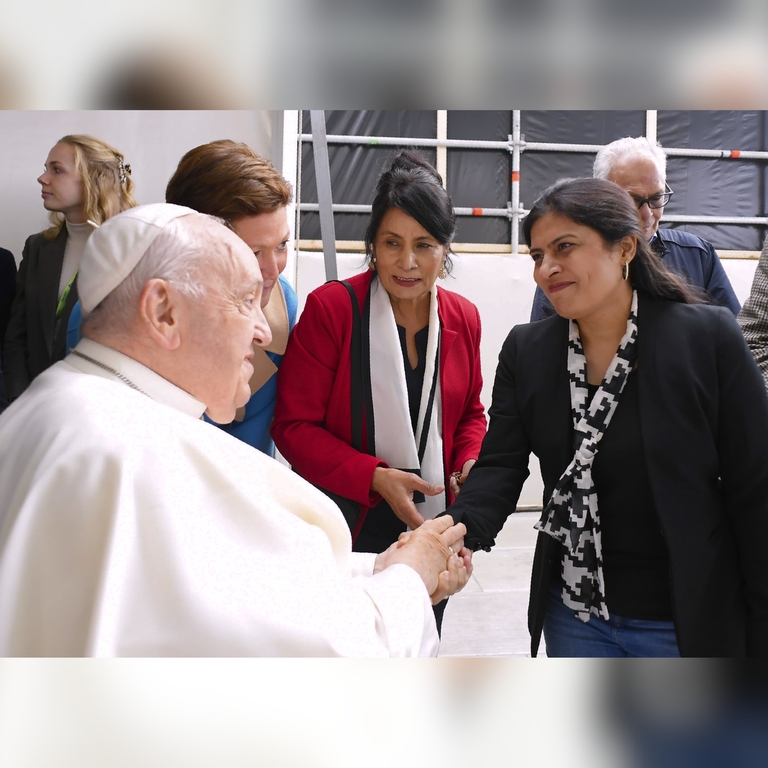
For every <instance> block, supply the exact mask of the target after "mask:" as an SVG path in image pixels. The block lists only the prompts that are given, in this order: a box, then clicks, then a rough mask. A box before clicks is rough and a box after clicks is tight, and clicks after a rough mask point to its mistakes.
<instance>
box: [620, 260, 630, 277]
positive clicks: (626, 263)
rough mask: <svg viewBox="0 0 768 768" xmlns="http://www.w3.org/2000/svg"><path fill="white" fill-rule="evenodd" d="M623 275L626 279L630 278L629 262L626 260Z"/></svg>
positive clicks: (622, 269) (622, 270)
mask: <svg viewBox="0 0 768 768" xmlns="http://www.w3.org/2000/svg"><path fill="white" fill-rule="evenodd" d="M621 276H622V277H623V278H624V279H625V280H629V262H628V261H625V262H624V266H623V267H622V268H621Z"/></svg>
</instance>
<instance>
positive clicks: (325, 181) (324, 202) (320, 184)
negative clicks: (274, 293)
mask: <svg viewBox="0 0 768 768" xmlns="http://www.w3.org/2000/svg"><path fill="white" fill-rule="evenodd" d="M309 117H310V121H311V124H312V149H313V150H314V155H315V178H316V179H317V202H318V205H319V206H320V236H321V237H322V239H323V258H324V260H325V279H326V280H338V279H339V270H338V267H337V265H336V228H335V227H334V224H333V207H332V205H333V199H332V197H331V165H330V161H329V159H328V139H327V138H326V133H325V112H324V111H323V110H322V109H312V110H310V112H309Z"/></svg>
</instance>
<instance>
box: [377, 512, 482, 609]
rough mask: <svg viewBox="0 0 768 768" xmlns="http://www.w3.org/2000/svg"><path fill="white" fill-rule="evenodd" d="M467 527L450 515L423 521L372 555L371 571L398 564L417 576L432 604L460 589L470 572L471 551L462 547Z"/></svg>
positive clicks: (467, 579)
mask: <svg viewBox="0 0 768 768" xmlns="http://www.w3.org/2000/svg"><path fill="white" fill-rule="evenodd" d="M466 532H467V529H466V528H465V527H464V524H463V523H458V524H457V525H454V524H453V518H452V517H451V516H450V515H443V516H442V517H437V518H435V519H434V520H427V521H425V522H424V523H422V524H421V525H420V526H419V527H418V528H416V530H414V531H406V532H405V533H401V534H400V538H399V539H398V540H397V541H396V542H395V543H394V544H392V546H390V547H389V548H388V549H385V550H384V551H383V552H382V553H381V554H380V555H378V556H377V557H376V564H375V566H374V569H373V572H374V573H378V572H379V571H383V570H384V569H385V568H389V566H390V565H395V564H397V563H402V564H403V565H408V566H410V567H411V568H413V570H414V571H416V573H418V574H419V576H421V579H422V581H423V582H424V586H426V588H427V592H428V593H429V597H430V599H431V601H432V604H433V605H436V604H437V603H439V602H440V601H441V600H444V599H445V598H446V597H449V596H450V595H453V594H455V593H456V592H458V591H459V590H461V589H462V588H463V587H464V585H465V584H466V583H467V582H468V581H469V577H470V576H471V575H472V552H471V551H470V550H468V549H467V548H466V547H465V546H464V534H465V533H466Z"/></svg>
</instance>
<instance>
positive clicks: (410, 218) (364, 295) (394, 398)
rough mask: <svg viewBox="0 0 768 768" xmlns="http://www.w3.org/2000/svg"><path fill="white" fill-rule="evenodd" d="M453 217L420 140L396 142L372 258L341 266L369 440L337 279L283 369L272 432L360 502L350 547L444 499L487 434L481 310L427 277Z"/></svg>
mask: <svg viewBox="0 0 768 768" xmlns="http://www.w3.org/2000/svg"><path fill="white" fill-rule="evenodd" d="M455 229H456V214H455V213H454V211H453V207H452V205H451V201H450V198H449V197H448V194H447V193H446V192H445V190H444V189H443V187H442V181H441V179H440V176H439V175H438V174H437V172H436V171H435V170H434V168H432V167H431V166H430V165H429V164H427V163H426V162H425V161H424V160H423V159H422V158H421V157H420V156H419V155H417V154H415V153H412V152H401V153H399V154H398V155H396V156H395V157H394V158H393V160H392V161H391V163H390V165H389V166H388V167H387V168H386V169H385V171H384V172H383V173H382V175H381V177H380V179H379V183H378V186H377V194H376V198H375V200H374V203H373V211H372V217H371V222H370V224H369V227H368V230H367V233H366V251H367V254H368V264H369V271H368V272H367V273H365V274H361V275H357V276H355V277H353V278H351V279H350V280H349V284H350V285H351V286H352V288H353V289H354V294H355V297H356V299H357V302H358V304H359V307H360V309H361V314H362V315H363V322H362V336H363V349H364V354H363V371H364V373H363V378H364V380H366V381H367V380H368V376H369V375H370V378H369V381H370V386H366V387H365V397H366V399H367V400H368V402H369V403H370V404H371V405H370V408H369V411H368V413H369V414H370V413H371V411H372V414H373V418H372V424H371V418H370V415H369V417H368V418H365V419H364V420H363V422H364V423H363V451H358V450H356V449H355V448H353V447H352V442H353V441H352V424H351V410H350V373H351V360H350V353H351V345H352V303H351V297H350V295H349V293H348V292H347V290H346V289H345V287H344V286H343V285H341V284H340V283H338V282H332V283H326V284H325V285H323V286H321V287H320V288H318V289H317V290H315V291H313V292H312V293H311V294H310V295H309V297H308V298H307V303H306V307H305V308H304V311H303V312H302V315H301V317H300V319H299V322H298V323H297V325H296V328H295V329H294V332H293V334H292V336H291V339H290V341H289V343H288V348H287V350H286V353H285V357H284V359H283V363H282V367H281V369H280V373H279V375H278V392H277V404H276V407H275V417H274V421H273V423H272V436H273V438H274V440H275V444H276V445H277V447H278V449H279V450H280V452H281V453H282V454H283V456H284V457H285V458H286V459H287V460H288V461H289V462H290V463H291V465H292V466H293V468H294V469H295V470H296V471H297V472H298V473H299V474H300V475H302V476H303V477H304V478H306V479H307V480H309V481H310V482H311V483H314V484H315V485H318V486H320V487H321V488H323V489H326V490H328V491H331V492H332V493H336V494H339V495H341V496H344V497H347V498H350V499H352V500H354V501H355V502H357V503H358V504H359V505H360V514H359V516H358V517H357V521H356V523H354V524H353V526H352V527H353V530H352V534H353V539H354V548H355V549H356V550H357V551H363V552H381V551H383V550H384V549H386V548H387V547H388V546H389V545H390V544H392V543H393V542H394V541H396V540H397V538H398V536H399V534H400V533H402V532H404V531H405V530H406V529H407V528H409V527H410V528H415V527H417V526H418V525H420V524H421V523H422V522H423V521H424V520H425V519H428V518H432V517H435V516H436V515H438V514H440V513H441V512H443V511H444V510H445V508H446V506H447V505H448V504H449V503H450V502H451V501H452V500H453V497H454V496H455V495H456V494H457V493H458V490H459V487H460V485H461V484H462V483H463V482H464V480H465V479H466V477H467V473H468V472H469V470H470V468H471V466H472V465H473V464H474V462H475V459H476V458H477V456H478V454H479V450H480V443H481V442H482V439H483V436H484V435H485V430H486V420H485V414H484V409H483V405H482V403H481V402H480V391H481V388H482V375H481V370H480V317H479V314H478V311H477V308H476V307H475V306H474V305H473V304H472V303H471V302H469V301H467V300H466V299H464V298H462V297H461V296H458V295H457V294H454V293H451V292H449V291H446V290H443V289H442V288H437V287H436V285H435V284H436V281H437V280H438V279H439V278H444V277H445V276H446V275H447V273H448V271H449V270H450V267H451V262H450V258H449V252H450V243H451V241H452V239H453V235H454V233H455ZM466 565H467V567H469V565H470V561H469V556H468V554H467V557H466Z"/></svg>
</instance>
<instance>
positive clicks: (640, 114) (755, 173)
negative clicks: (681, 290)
mask: <svg viewBox="0 0 768 768" xmlns="http://www.w3.org/2000/svg"><path fill="white" fill-rule="evenodd" d="M645 117H646V114H645V111H642V110H636V111H605V112H600V111H523V112H522V113H521V133H522V134H523V137H524V139H525V140H526V141H528V142H548V143H567V144H597V145H601V144H607V143H608V142H611V141H613V140H614V139H618V138H621V137H622V136H641V135H643V134H644V133H645ZM326 122H327V131H328V133H329V134H355V135H364V136H377V135H378V136H404V137H415V138H434V137H435V136H436V128H437V125H436V113H435V112H434V111H336V112H327V113H326ZM303 130H304V132H306V133H308V132H310V127H309V113H308V112H307V113H305V115H304V128H303ZM511 133H512V112H511V111H509V110H504V111H453V110H452V111H449V112H448V137H449V138H451V139H476V140H481V139H482V140H494V141H506V140H507V138H508V136H509V135H510V134H511ZM657 134H658V138H659V140H660V141H661V143H662V145H663V146H666V147H675V148H683V147H691V148H696V149H726V150H730V149H740V150H766V149H768V128H767V125H766V113H765V112H736V111H700V112H675V111H659V112H658V116H657ZM302 151H303V156H302V190H301V197H302V201H303V202H316V201H317V192H316V187H315V174H314V168H313V166H312V147H311V144H305V145H304V147H303V150H302ZM393 151H394V148H393V147H376V146H359V145H348V146H345V145H330V147H329V154H330V162H331V178H332V191H333V200H334V202H335V203H357V204H361V203H371V201H372V199H373V192H374V189H375V186H376V179H377V178H378V175H379V173H380V171H381V168H382V165H383V163H384V161H385V159H386V157H387V156H388V155H389V154H391V153H392V152H393ZM420 151H422V152H423V154H424V155H425V156H426V157H427V159H428V160H429V161H430V162H432V163H434V162H435V157H436V152H435V150H434V149H432V148H427V149H421V150H420ZM593 161H594V155H593V154H592V153H583V152H557V151H554V152H550V151H547V152H541V151H534V150H528V151H524V152H523V153H522V155H521V161H520V201H521V203H522V204H523V207H524V208H526V209H528V208H530V207H531V205H532V204H533V202H534V200H535V199H536V197H537V195H539V194H540V193H541V191H542V190H544V189H545V188H546V187H547V186H549V185H550V184H552V183H553V182H555V181H556V180H557V179H559V178H563V177H567V176H591V175H592V163H593ZM511 170H512V156H511V154H510V153H509V152H508V151H505V150H480V149H449V150H448V166H447V174H446V176H447V186H448V192H449V194H450V195H451V198H452V200H453V204H454V205H455V206H457V207H471V208H505V207H506V206H507V203H508V201H509V200H510V199H511V189H510V180H511ZM667 178H668V181H669V184H670V186H671V187H672V189H673V190H674V191H675V194H674V196H673V197H672V200H671V201H670V204H669V206H668V207H667V209H666V212H667V213H668V214H686V215H725V216H765V215H766V213H768V211H767V207H766V184H767V183H768V164H767V163H766V162H765V161H755V160H731V159H725V160H721V159H702V158H688V157H670V158H669V159H668V163H667ZM335 222H336V236H337V238H338V239H339V240H362V238H363V235H364V232H365V227H366V225H367V222H368V216H367V215H365V214H336V215H335ZM662 226H669V227H670V228H677V229H685V230H687V231H689V232H693V233H694V234H697V235H699V236H700V237H703V238H705V239H707V240H709V241H710V242H712V243H713V244H714V245H715V246H716V247H717V248H721V249H733V250H760V249H761V248H762V244H763V240H764V238H765V234H766V228H765V227H764V226H756V225H755V226H752V225H743V224H739V225H724V224H714V225H713V224H672V223H667V224H665V223H664V219H662ZM509 236H510V228H509V222H508V221H507V220H506V219H504V218H496V217H467V216H460V217H459V229H458V232H457V235H456V240H457V242H477V243H508V242H509ZM301 237H302V238H307V239H319V238H320V222H319V217H318V215H317V214H315V213H303V214H302V216H301Z"/></svg>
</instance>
